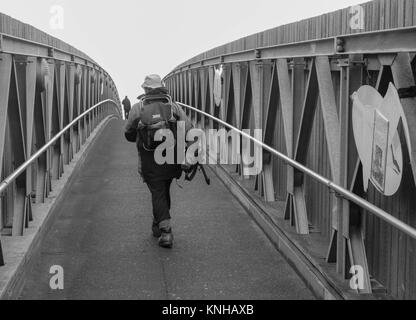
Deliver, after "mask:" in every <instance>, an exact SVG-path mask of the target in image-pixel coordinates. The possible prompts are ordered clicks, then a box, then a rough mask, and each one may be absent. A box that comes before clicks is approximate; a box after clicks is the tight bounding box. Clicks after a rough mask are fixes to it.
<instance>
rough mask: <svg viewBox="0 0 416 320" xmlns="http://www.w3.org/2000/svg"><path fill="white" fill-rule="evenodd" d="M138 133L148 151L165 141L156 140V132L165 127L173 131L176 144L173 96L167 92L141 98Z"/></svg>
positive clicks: (153, 149) (173, 145) (174, 143)
mask: <svg viewBox="0 0 416 320" xmlns="http://www.w3.org/2000/svg"><path fill="white" fill-rule="evenodd" d="M140 110H141V111H140V122H139V124H138V134H139V137H140V141H141V143H142V145H143V148H144V149H145V150H146V151H152V152H153V151H155V150H156V148H157V147H158V146H159V145H160V144H162V143H163V142H164V141H165V140H166V138H165V139H164V140H163V141H155V135H156V132H157V131H159V130H161V129H165V130H171V131H172V132H173V136H174V141H172V143H173V144H172V146H171V147H172V148H174V147H175V145H176V122H177V120H176V118H175V115H174V112H173V105H172V98H171V97H170V96H169V95H166V94H159V95H149V96H144V97H143V98H142V99H141V107H140Z"/></svg>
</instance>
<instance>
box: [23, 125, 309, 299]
mask: <svg viewBox="0 0 416 320" xmlns="http://www.w3.org/2000/svg"><path fill="white" fill-rule="evenodd" d="M123 125H124V123H123V122H121V121H112V122H111V123H110V124H109V125H108V127H107V128H106V129H105V130H104V131H103V133H102V134H101V135H100V136H99V137H98V138H97V140H96V142H95V143H94V145H93V146H92V149H91V150H90V152H89V154H88V156H87V158H86V161H85V163H84V164H83V166H82V168H81V170H80V172H79V173H78V174H77V176H76V177H75V178H74V179H73V181H72V184H71V185H70V187H69V191H68V192H67V193H66V194H65V196H64V199H63V201H62V204H61V205H60V207H59V208H58V209H57V210H58V212H56V217H55V220H54V222H53V224H52V226H51V229H50V231H49V233H48V235H47V237H46V238H45V240H44V241H43V243H42V245H41V248H40V253H39V257H38V258H37V259H36V262H35V264H34V267H33V269H32V270H31V271H30V272H29V275H28V277H27V280H26V283H25V287H24V289H23V292H22V295H21V298H22V299H170V300H176V299H243V300H245V299H313V298H314V297H313V295H312V294H311V292H310V290H309V289H307V287H306V286H305V284H304V283H303V281H302V280H301V279H300V278H299V277H298V275H297V274H296V273H295V271H294V270H293V269H292V268H291V267H290V265H289V264H288V263H287V262H286V260H285V259H284V258H283V257H282V256H281V255H280V254H279V253H278V252H277V251H276V250H275V249H274V247H273V246H272V245H271V243H270V242H269V241H268V239H267V238H266V237H265V236H264V235H263V233H262V232H261V231H260V229H259V228H258V227H257V226H256V225H255V224H254V223H253V222H252V220H251V219H250V218H249V216H248V215H247V214H246V212H245V211H244V209H243V208H242V207H241V206H240V205H239V203H238V202H236V200H235V199H234V198H233V196H232V195H231V194H229V193H228V192H227V189H226V188H225V187H224V186H223V185H222V184H221V182H220V181H219V180H218V179H217V178H216V177H214V176H213V175H212V174H211V178H212V185H211V186H210V187H209V186H207V185H205V183H204V181H203V179H202V177H201V176H200V175H198V176H197V178H196V179H195V180H194V181H193V182H192V183H186V184H185V183H184V190H181V189H180V188H178V187H177V186H176V184H173V188H172V194H173V196H172V199H173V208H172V215H173V217H174V220H173V224H174V235H175V246H174V248H173V249H172V250H166V249H162V248H159V247H158V245H157V240H156V239H154V238H153V237H152V236H151V231H150V227H151V222H152V217H151V203H150V195H149V192H148V190H147V187H146V186H145V185H144V184H142V183H140V182H139V181H138V178H137V174H136V166H137V156H136V150H135V146H134V145H133V144H129V143H127V142H126V141H125V140H124V137H123V135H122V128H123ZM53 265H60V266H62V267H63V269H64V272H65V273H64V275H65V276H64V280H65V281H64V283H65V288H64V290H62V291H53V290H51V289H50V287H49V280H50V277H51V275H50V274H49V270H50V267H51V266H53Z"/></svg>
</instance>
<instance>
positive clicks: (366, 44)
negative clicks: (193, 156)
mask: <svg viewBox="0 0 416 320" xmlns="http://www.w3.org/2000/svg"><path fill="white" fill-rule="evenodd" d="M409 6H411V7H409ZM364 7H365V8H367V9H368V10H370V9H371V11H366V12H365V13H366V16H367V17H370V18H368V19H369V20H370V21H371V22H372V23H373V24H374V23H375V22H376V21H379V20H380V19H381V20H382V21H386V20H388V19H389V17H390V16H391V15H390V12H391V11H392V10H394V12H395V15H396V16H398V17H401V16H402V15H403V17H404V18H403V19H402V21H401V20H400V18H399V19H397V21H395V23H389V24H388V25H387V24H386V25H383V27H382V28H378V29H371V28H367V30H373V31H371V32H353V33H350V34H344V33H342V32H341V31H339V33H337V32H335V31H334V30H332V29H331V30H325V28H328V24H325V23H323V22H322V21H335V20H336V17H337V16H338V14H339V12H336V13H330V14H327V15H324V16H321V17H317V18H312V19H309V20H308V21H309V22H310V23H309V24H311V23H312V24H313V25H314V23H315V22H316V26H317V29H316V35H317V38H316V39H310V38H309V39H306V40H305V38H302V37H298V38H296V37H295V38H296V39H298V40H300V41H298V42H293V43H285V42H284V41H283V40H282V41H280V40H279V41H275V42H274V43H273V41H271V43H270V45H269V46H258V47H257V46H256V45H255V44H254V45H253V46H248V47H247V48H249V49H246V47H244V45H243V44H246V45H247V43H248V39H250V37H248V38H245V39H240V40H238V42H239V43H241V45H236V43H237V42H234V43H233V45H225V46H222V47H220V48H218V49H216V50H211V51H209V52H207V53H204V54H201V55H199V56H198V57H195V58H193V59H191V60H189V61H187V62H185V63H184V64H182V65H180V66H179V67H177V68H176V69H175V70H173V71H172V72H171V73H170V74H169V75H168V76H166V78H165V82H166V84H167V86H168V88H169V90H170V91H171V93H172V95H173V97H174V99H175V100H176V101H178V102H181V103H183V104H185V105H189V106H193V107H195V108H197V109H198V110H200V111H202V112H206V113H207V114H209V115H211V116H213V117H215V118H219V119H221V120H222V121H224V122H226V123H228V124H229V125H231V126H233V127H236V128H238V129H240V130H242V129H262V130H263V141H262V143H264V145H267V146H269V147H270V148H272V149H273V150H277V151H278V152H279V153H280V154H281V155H284V156H285V157H287V158H289V159H292V160H293V161H295V162H296V163H298V164H300V165H302V166H303V167H306V168H308V169H309V170H311V173H313V175H314V174H318V175H319V176H320V177H323V178H324V179H327V180H328V181H331V182H332V183H334V184H336V185H337V186H339V187H342V188H343V190H349V191H350V192H351V193H353V194H355V195H356V196H357V197H358V198H359V199H356V200H358V201H352V202H350V201H349V200H352V199H351V198H347V197H345V195H344V197H339V196H338V197H337V194H338V195H339V194H340V193H339V190H338V191H337V190H335V193H334V192H333V191H331V190H330V189H329V188H328V185H327V184H326V183H325V182H326V181H325V180H322V179H321V180H320V181H319V179H318V181H316V179H313V178H311V177H310V176H309V175H307V174H305V172H303V171H302V170H299V167H296V166H295V168H293V167H292V166H290V165H289V166H287V163H288V162H289V161H287V160H288V159H285V158H284V157H280V159H279V157H276V158H274V157H270V156H268V153H269V152H266V153H265V157H264V164H263V172H262V173H261V174H259V175H258V176H255V177H253V178H251V179H248V180H247V179H246V177H244V176H243V175H242V170H241V166H237V168H233V169H232V170H233V171H236V170H238V172H239V175H240V180H241V181H243V182H244V185H245V186H247V188H249V189H251V190H253V192H256V193H257V194H258V195H259V196H261V197H262V198H263V199H264V201H266V202H270V203H276V206H278V207H282V208H285V209H284V211H285V212H284V216H285V219H287V220H288V221H290V222H291V224H292V225H293V227H294V228H295V229H296V231H297V232H298V233H299V234H301V235H303V236H305V237H307V238H309V239H310V240H309V241H310V243H311V244H313V243H314V241H313V240H311V239H316V235H317V234H318V235H319V237H318V238H319V239H320V240H319V243H322V242H325V243H326V244H327V245H326V248H325V249H323V248H322V246H319V245H316V246H314V250H315V251H314V252H315V253H316V252H317V254H318V255H319V257H322V258H323V259H325V260H326V262H327V265H328V266H331V265H334V266H335V268H336V271H337V273H338V274H339V277H340V279H341V280H342V279H349V278H350V277H351V276H352V275H351V274H350V273H349V272H350V267H351V266H360V267H362V269H363V270H364V278H365V279H364V280H365V283H366V286H365V287H364V289H363V290H360V292H361V293H370V292H372V287H373V286H374V285H376V284H377V286H378V288H380V287H384V288H385V290H386V291H387V292H388V294H390V295H391V296H393V297H395V298H402V299H404V298H408V299H414V298H415V297H416V281H415V280H416V272H414V270H416V269H415V265H416V256H415V255H414V252H415V249H416V240H415V239H414V238H412V236H410V234H411V235H413V232H414V227H415V226H416V218H415V217H416V216H415V209H416V199H415V197H414V194H415V192H416V184H415V181H416V153H415V152H416V131H415V129H414V128H415V127H416V114H415V113H414V111H413V110H414V108H415V107H416V97H415V94H414V92H415V74H416V59H415V53H416V28H415V27H414V26H412V25H413V24H414V23H416V21H413V20H412V19H411V18H410V20H409V19H408V18H407V17H408V14H407V13H408V11H409V10H410V12H413V2H408V1H406V2H404V1H388V0H386V1H373V2H371V3H367V4H365V5H364ZM382 8H385V9H383V10H382ZM386 8H389V9H388V10H387V9H386ZM394 8H395V9H394ZM415 9H416V8H415ZM344 11H345V10H344ZM344 11H342V12H344ZM325 19H326V20H325ZM369 20H367V19H366V20H365V25H366V26H368V25H370V26H372V25H373V24H372V23H369V22H368V21H369ZM311 21H312V22H311ZM348 21H349V20H348V19H342V20H340V21H338V22H339V23H340V24H342V23H348ZM329 25H331V24H329ZM386 26H388V28H386ZM404 26H406V27H404ZM304 27H305V23H304V22H300V23H299V24H298V25H295V24H293V25H291V28H289V29H291V30H297V31H294V32H295V33H296V32H298V33H299V34H305V30H303V29H302V28H304ZM389 28H390V29H389ZM283 29H285V28H284V27H279V28H277V29H275V30H277V31H276V37H275V38H274V39H280V38H279V34H281V32H280V33H279V30H280V31H281V30H283ZM286 29H287V30H289V29H288V27H286ZM286 29H285V30H286ZM344 29H345V28H344ZM381 29H387V30H381ZM340 30H343V28H341V29H340ZM364 31H365V30H364ZM306 33H307V32H306ZM266 34H268V35H269V36H270V31H267V32H265V33H264V34H263V36H261V35H260V34H258V35H256V38H257V39H265V38H266ZM321 34H322V35H331V36H329V37H328V36H327V37H320V38H319V35H321ZM269 38H270V37H269ZM285 38H287V39H291V37H289V36H286V37H283V38H282V39H285ZM295 38H293V39H295ZM276 42H278V43H276ZM390 83H391V84H393V85H394V87H395V89H397V92H398V94H399V96H400V104H401V106H402V108H403V113H404V114H403V117H404V118H405V121H406V123H407V124H406V125H405V124H404V123H401V124H400V125H399V127H398V129H397V132H398V136H399V139H400V145H401V147H402V151H403V152H402V153H403V166H402V168H401V169H402V171H403V172H402V173H403V175H402V176H403V177H402V181H401V184H400V187H399V189H398V191H397V192H396V193H395V194H394V195H393V196H386V195H384V194H383V193H382V192H380V191H379V190H378V189H377V188H376V187H375V186H373V185H372V184H371V183H370V184H369V186H368V189H367V190H366V191H365V188H364V182H365V181H364V177H365V176H364V175H363V165H362V163H361V160H360V157H359V154H358V150H357V146H356V141H355V137H354V132H353V122H352V117H353V100H352V98H351V97H352V96H353V94H354V93H355V92H357V91H358V90H359V89H360V88H361V87H362V86H363V85H369V86H372V87H373V88H375V89H376V90H377V91H378V92H379V94H380V96H381V99H382V97H383V96H385V95H386V93H387V91H388V89H389V84H390ZM188 114H189V115H190V116H191V117H192V119H193V120H194V122H195V123H197V124H198V126H200V127H201V128H214V127H215V126H214V122H213V120H212V119H211V118H210V117H207V116H204V115H203V114H201V113H200V112H195V111H194V110H192V111H188ZM402 122H404V121H402ZM405 126H407V127H408V128H405ZM406 130H408V131H409V134H408V137H407V135H406ZM372 147H373V146H369V149H372ZM269 151H270V152H271V151H272V150H269ZM282 158H283V159H282ZM292 164H293V163H292ZM341 194H342V193H341ZM360 199H361V200H360ZM362 201H364V202H362ZM357 202H359V203H358V204H360V205H357ZM363 203H366V204H367V203H370V204H371V205H372V206H373V207H371V208H372V209H370V207H368V206H363ZM373 209H374V210H373ZM376 212H379V213H380V212H383V214H382V215H383V217H384V218H387V219H383V217H382V216H380V215H377V214H376ZM386 214H388V216H386ZM390 218H391V219H390ZM386 220H392V221H386ZM393 220H394V221H395V222H393ZM391 222H393V224H394V225H395V227H393V226H392V224H391ZM399 225H401V226H402V227H399V229H397V228H396V227H398V226H399ZM406 230H407V231H409V230H411V232H407V231H406ZM317 243H318V242H317ZM345 283H346V286H347V285H348V281H347V280H345ZM380 285H381V286H380Z"/></svg>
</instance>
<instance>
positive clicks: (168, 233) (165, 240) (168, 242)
mask: <svg viewBox="0 0 416 320" xmlns="http://www.w3.org/2000/svg"><path fill="white" fill-rule="evenodd" d="M161 232H162V235H161V236H160V238H159V246H161V247H162V248H167V249H171V248H172V247H173V234H172V229H161Z"/></svg>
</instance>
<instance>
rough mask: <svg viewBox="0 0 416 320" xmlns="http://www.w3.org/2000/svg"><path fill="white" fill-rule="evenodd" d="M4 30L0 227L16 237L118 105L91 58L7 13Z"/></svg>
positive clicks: (0, 38)
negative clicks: (97, 127)
mask: <svg viewBox="0 0 416 320" xmlns="http://www.w3.org/2000/svg"><path fill="white" fill-rule="evenodd" d="M0 31H1V32H0V181H2V183H1V184H0V186H1V187H0V189H1V192H0V230H1V236H2V237H9V236H11V237H15V236H21V235H23V234H24V232H25V229H26V228H27V227H28V226H29V225H30V222H31V221H32V219H33V216H32V214H33V210H32V207H33V206H34V205H36V204H38V203H42V202H44V200H45V198H47V197H48V195H49V194H50V192H51V186H52V181H54V180H58V179H59V178H60V177H61V176H62V174H63V172H64V169H65V165H67V164H69V163H70V162H71V160H72V159H73V157H74V155H75V154H76V153H77V152H78V151H79V150H80V149H81V146H82V145H83V144H84V143H85V142H86V140H87V138H88V137H89V136H90V134H91V133H92V131H93V130H94V128H95V127H96V126H97V125H98V124H99V123H100V122H101V121H102V120H103V119H104V118H105V117H106V116H107V115H110V114H114V113H117V114H119V115H121V106H120V99H119V96H118V92H117V88H116V86H115V84H114V82H113V80H112V78H111V77H110V75H109V74H108V73H107V72H106V71H105V70H103V69H102V68H101V67H100V66H99V65H98V64H97V63H95V62H94V61H93V60H91V59H90V58H89V57H88V56H87V55H85V54H83V53H82V52H80V51H78V50H77V49H75V48H73V47H71V46H70V45H68V44H65V43H64V42H62V41H60V40H59V39H56V38H53V37H51V36H49V35H47V34H45V33H43V32H41V31H39V30H37V29H35V28H33V27H31V26H28V25H27V24H24V23H21V22H19V21H17V20H14V19H12V18H10V17H7V16H5V15H3V14H0ZM114 106H116V108H114ZM3 263H4V261H3V255H2V254H1V245H0V265H2V264H3Z"/></svg>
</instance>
